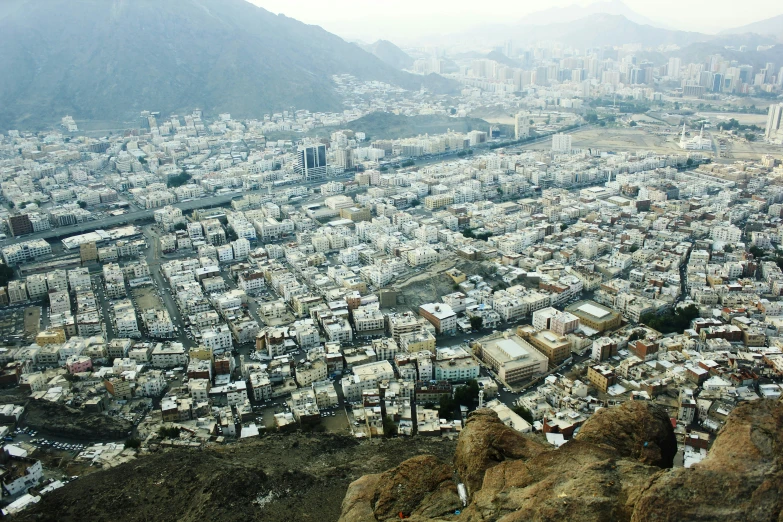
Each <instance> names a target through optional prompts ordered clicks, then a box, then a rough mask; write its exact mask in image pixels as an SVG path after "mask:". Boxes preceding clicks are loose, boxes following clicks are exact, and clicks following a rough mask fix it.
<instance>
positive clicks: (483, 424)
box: [454, 410, 546, 493]
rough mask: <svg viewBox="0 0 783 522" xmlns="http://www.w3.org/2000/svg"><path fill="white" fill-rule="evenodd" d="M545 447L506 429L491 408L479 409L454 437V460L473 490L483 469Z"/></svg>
mask: <svg viewBox="0 0 783 522" xmlns="http://www.w3.org/2000/svg"><path fill="white" fill-rule="evenodd" d="M545 450H546V448H545V447H544V446H543V445H541V444H539V443H537V442H535V441H533V440H531V439H527V438H525V437H524V436H523V435H522V434H521V433H519V432H518V431H515V430H511V429H509V428H508V427H507V426H506V425H505V424H503V423H502V422H501V421H500V419H499V418H498V416H497V414H496V413H495V412H494V411H492V410H478V411H475V412H473V413H472V414H471V415H470V417H468V420H467V423H466V429H465V430H463V432H462V433H461V434H460V437H459V440H458V441H457V451H456V452H455V454H454V464H455V466H456V467H457V472H458V473H459V476H460V477H461V478H462V481H463V482H464V483H465V485H466V486H467V488H468V492H469V493H473V492H474V491H477V490H479V489H480V488H481V484H482V481H483V480H484V472H485V471H486V470H487V469H489V468H491V467H493V466H496V465H497V464H500V463H501V462H504V461H506V460H509V459H512V460H519V459H522V460H527V459H529V458H531V457H534V456H536V455H538V454H539V453H542V452H543V451H545Z"/></svg>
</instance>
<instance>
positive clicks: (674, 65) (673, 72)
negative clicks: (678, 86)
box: [666, 57, 680, 80]
mask: <svg viewBox="0 0 783 522" xmlns="http://www.w3.org/2000/svg"><path fill="white" fill-rule="evenodd" d="M666 74H667V75H668V76H669V78H673V79H675V80H676V79H678V78H679V77H680V59H679V58H675V57H672V58H669V66H668V67H667V68H666Z"/></svg>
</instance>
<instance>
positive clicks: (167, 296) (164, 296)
mask: <svg viewBox="0 0 783 522" xmlns="http://www.w3.org/2000/svg"><path fill="white" fill-rule="evenodd" d="M142 230H143V232H144V236H145V237H146V239H147V243H148V244H149V245H150V246H149V248H147V251H146V253H145V257H146V259H147V266H149V269H150V276H152V280H153V281H155V284H156V285H157V286H155V287H154V289H155V291H156V292H157V294H158V295H159V296H160V298H161V300H162V301H163V304H164V306H165V307H166V310H168V312H169V317H170V318H171V321H172V322H173V323H174V326H175V327H177V328H179V331H178V332H177V336H176V340H177V341H178V342H180V343H182V346H184V347H185V348H186V349H190V348H192V347H193V346H195V343H194V342H193V341H191V340H190V339H189V338H188V336H187V335H186V334H185V329H184V324H185V322H184V321H183V320H182V313H181V312H180V310H179V307H178V306H177V302H176V301H175V300H174V298H173V297H172V295H171V292H170V290H171V286H170V285H169V282H168V281H167V280H166V279H164V278H163V276H162V275H161V273H160V263H161V260H160V255H159V252H158V235H159V234H158V232H157V230H156V229H155V228H154V226H153V225H148V226H146V227H144V228H143V229H142Z"/></svg>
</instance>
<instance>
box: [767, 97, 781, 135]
mask: <svg viewBox="0 0 783 522" xmlns="http://www.w3.org/2000/svg"><path fill="white" fill-rule="evenodd" d="M781 123H783V103H778V104H777V105H770V106H769V115H768V116H767V127H766V129H765V130H764V137H765V138H767V139H768V140H780V139H783V128H781Z"/></svg>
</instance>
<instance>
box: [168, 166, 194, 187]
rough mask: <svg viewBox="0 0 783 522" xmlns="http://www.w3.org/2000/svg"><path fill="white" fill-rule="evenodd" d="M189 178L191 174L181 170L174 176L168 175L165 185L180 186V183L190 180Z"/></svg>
mask: <svg viewBox="0 0 783 522" xmlns="http://www.w3.org/2000/svg"><path fill="white" fill-rule="evenodd" d="M190 178H191V175H190V174H188V173H187V172H185V171H184V170H183V171H182V172H180V173H179V174H177V175H176V176H169V180H168V181H167V182H166V185H167V186H168V187H169V188H174V187H181V186H182V185H184V184H185V183H187V182H188V181H190Z"/></svg>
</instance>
